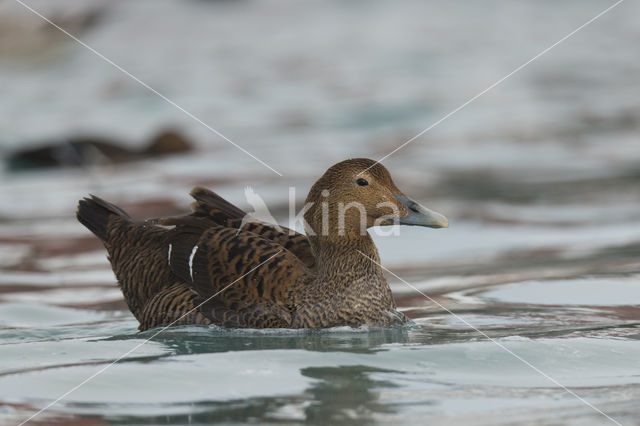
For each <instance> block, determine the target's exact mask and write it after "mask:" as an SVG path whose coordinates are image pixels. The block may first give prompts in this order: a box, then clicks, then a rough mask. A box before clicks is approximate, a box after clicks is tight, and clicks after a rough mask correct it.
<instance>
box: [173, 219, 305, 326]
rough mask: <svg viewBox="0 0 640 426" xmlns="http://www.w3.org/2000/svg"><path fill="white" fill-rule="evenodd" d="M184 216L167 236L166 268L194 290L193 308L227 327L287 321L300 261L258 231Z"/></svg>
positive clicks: (302, 270) (300, 278) (302, 271)
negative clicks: (167, 264) (195, 307)
mask: <svg viewBox="0 0 640 426" xmlns="http://www.w3.org/2000/svg"><path fill="white" fill-rule="evenodd" d="M208 225H210V221H209V220H208V219H204V220H202V219H201V218H196V217H191V218H187V217H185V219H184V221H183V223H182V224H178V225H177V226H176V228H175V229H174V230H173V231H172V232H171V235H170V237H169V239H168V241H169V244H170V247H169V248H168V250H169V251H170V253H171V255H170V268H171V271H172V273H173V274H174V275H175V276H176V277H178V279H179V280H181V281H182V282H184V283H185V284H186V285H187V286H188V287H189V288H190V289H191V291H192V292H193V293H194V294H195V295H196V298H195V300H194V303H195V304H196V305H197V306H198V311H199V312H201V313H202V314H203V315H205V316H206V317H207V318H209V319H210V320H211V321H212V322H213V323H215V324H220V325H226V326H232V327H260V328H261V327H288V326H289V325H290V324H291V319H292V312H293V301H292V297H293V296H294V294H295V292H296V290H297V289H298V288H299V286H300V285H303V283H304V282H305V280H307V279H309V278H310V274H311V273H310V271H309V269H308V268H307V267H306V266H305V265H304V263H303V262H302V261H301V260H300V259H299V258H298V257H297V256H296V255H294V254H293V253H291V252H290V251H289V250H287V249H286V248H285V247H283V246H281V245H279V244H277V243H276V242H274V241H272V240H269V239H267V238H264V237H262V236H260V235H257V234H254V233H252V232H247V231H238V230H237V229H233V228H227V227H223V226H220V225H215V226H208Z"/></svg>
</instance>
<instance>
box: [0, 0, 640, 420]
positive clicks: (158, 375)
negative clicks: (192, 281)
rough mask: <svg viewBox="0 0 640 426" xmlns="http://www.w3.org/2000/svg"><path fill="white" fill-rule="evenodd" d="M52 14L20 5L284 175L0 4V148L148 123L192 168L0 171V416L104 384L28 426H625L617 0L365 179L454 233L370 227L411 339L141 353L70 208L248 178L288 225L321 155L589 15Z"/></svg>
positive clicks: (295, 339) (153, 200) (362, 335)
mask: <svg viewBox="0 0 640 426" xmlns="http://www.w3.org/2000/svg"><path fill="white" fill-rule="evenodd" d="M57 4H58V3H57V2H42V3H36V2H34V3H33V5H34V7H37V8H43V10H58V11H67V12H68V13H71V12H73V13H82V12H83V11H85V12H86V10H88V9H87V8H89V9H91V10H93V9H94V8H95V10H104V13H103V15H102V18H101V19H100V20H99V21H97V23H96V24H95V26H94V27H92V28H89V29H85V30H83V29H82V28H81V26H77V25H76V26H75V27H74V25H73V13H71V14H70V15H69V14H66V13H61V12H60V13H58V14H56V17H57V18H58V19H63V20H64V19H66V21H65V22H66V28H69V29H70V30H71V29H74V34H78V36H79V37H80V38H82V40H83V41H85V42H87V43H88V44H89V45H91V46H93V47H94V48H96V49H97V50H98V51H100V52H101V53H103V54H105V55H106V56H107V57H109V58H111V59H112V60H113V61H115V62H116V63H118V64H119V65H121V66H122V67H124V68H125V69H127V70H128V71H130V72H131V73H133V74H134V75H136V76H137V77H139V78H141V79H142V80H144V81H145V82H147V83H148V84H150V85H151V86H153V87H154V88H156V89H157V90H159V91H160V92H162V93H163V94H165V95H167V96H168V97H170V98H171V99H172V100H174V101H175V102H177V103H178V104H180V105H181V106H183V107H184V108H186V109H187V110H189V111H191V112H192V113H193V114H195V115H196V116H198V117H200V118H202V119H203V120H204V121H205V122H207V123H208V124H210V125H212V126H213V127H215V128H216V129H218V130H219V131H221V132H222V133H224V134H225V135H227V136H228V137H230V138H231V139H232V140H234V142H237V143H238V144H239V145H241V146H243V147H244V148H246V149H248V150H249V151H250V152H252V153H253V154H255V155H257V156H258V157H259V158H261V159H263V160H264V161H266V162H267V163H268V164H269V165H271V166H273V167H274V168H276V169H277V170H278V171H280V172H281V173H282V174H283V175H284V176H283V177H280V176H278V175H276V174H274V173H273V172H272V171H270V170H269V169H267V168H265V167H263V166H262V165H260V163H258V162H256V161H255V160H254V159H252V158H251V157H249V156H247V155H246V154H243V153H242V152H240V151H238V150H237V149H236V148H234V147H233V146H231V145H230V144H229V143H228V142H225V141H223V140H221V139H220V138H218V137H217V136H215V135H213V134H211V133H210V132H209V131H207V130H206V129H204V128H203V127H202V126H201V125H199V124H198V123H196V122H194V121H193V120H191V119H190V118H188V117H186V116H185V115H184V114H183V113H181V112H180V111H178V110H176V109H175V108H174V107H172V106H171V105H168V104H167V103H166V102H165V101H163V100H162V99H160V98H158V97H157V96H155V95H153V94H152V93H150V92H148V91H146V90H145V89H144V88H141V87H140V86H139V85H138V84H137V83H135V82H134V81H131V80H130V79H129V78H128V77H126V76H124V75H123V74H121V73H120V72H118V71H117V70H115V69H114V68H113V67H111V66H110V65H108V64H106V63H104V62H103V61H101V60H100V59H99V58H97V57H96V56H95V55H93V54H92V53H90V52H88V51H87V50H86V49H84V48H82V47H79V46H77V45H75V44H74V43H73V42H67V41H65V39H64V37H55V36H53V35H52V34H53V33H48V32H46V30H42V29H40V30H38V29H37V28H38V25H39V24H38V18H37V17H34V16H33V15H30V14H29V12H28V11H26V10H24V9H23V8H21V6H20V5H19V4H17V3H16V4H15V5H14V4H9V3H8V4H5V5H3V9H2V13H0V20H1V22H0V23H1V25H0V84H2V88H3V89H2V90H3V96H2V100H1V101H0V143H1V145H0V150H2V152H3V153H4V152H9V151H10V150H12V149H15V148H17V147H20V146H27V145H33V144H36V143H37V142H38V140H39V139H42V138H55V137H60V136H65V135H69V134H76V133H91V134H93V133H97V134H107V135H115V136H117V137H120V138H123V139H127V140H129V142H128V143H129V144H130V145H131V146H140V145H141V144H142V139H144V138H145V137H148V136H149V135H150V134H151V133H153V132H154V131H156V130H157V129H158V128H160V127H164V126H167V125H174V126H178V127H180V128H181V129H182V130H183V131H184V132H185V133H186V134H188V135H189V136H190V137H192V138H193V139H194V140H195V141H196V144H197V148H198V150H197V151H196V152H194V153H191V154H185V155H181V156H175V157H170V158H165V159H161V160H156V161H143V162H139V163H135V164H126V165H107V166H93V167H87V168H85V169H81V170H61V171H45V172H35V173H29V174H9V173H8V172H4V173H3V174H2V175H1V179H0V424H18V423H20V422H22V421H23V420H25V419H27V418H28V417H29V416H31V415H32V414H34V413H35V412H36V411H37V410H39V409H41V408H44V407H46V406H47V405H48V404H50V403H51V402H53V401H54V400H55V399H56V398H58V397H60V396H61V395H63V394H65V393H66V392H67V391H69V390H70V389H72V388H74V387H75V386H76V385H78V384H79V383H82V382H83V381H84V380H85V379H87V378H89V377H91V376H92V375H94V374H95V373H97V372H99V371H100V370H101V369H104V368H105V367H108V368H106V370H105V371H104V372H103V373H100V374H99V375H97V376H96V377H95V378H92V379H91V380H89V381H88V382H86V384H84V385H82V386H81V387H80V388H78V389H77V390H75V391H73V392H71V393H69V394H68V395H66V396H65V397H64V398H63V399H62V400H60V401H58V402H57V403H56V404H55V405H53V406H51V407H50V408H48V409H47V410H46V411H44V412H43V413H41V414H39V415H38V416H37V417H35V418H34V419H33V420H32V424H56V423H57V424H104V423H109V424H206V423H212V422H219V423H240V424H245V423H267V424H269V423H271V424H283V423H286V424H304V423H312V424H314V423H344V424H371V423H380V424H421V423H430V424H453V425H458V424H460V425H462V424H464V425H467V424H473V425H496V424H504V425H507V424H509V425H510V424H536V425H538V424H548V425H556V424H575V425H583V424H614V423H613V422H612V421H611V420H610V419H609V418H607V417H606V416H610V417H611V418H613V419H615V420H616V421H617V422H619V423H621V424H624V425H629V424H631V425H632V424H640V420H639V419H640V290H639V289H640V226H639V225H640V191H639V190H638V188H639V184H640V172H639V170H640V139H639V135H640V113H639V112H638V111H640V98H638V96H637V94H638V93H640V80H639V79H638V75H640V61H639V60H638V56H637V45H638V40H639V39H640V32H639V31H638V26H637V19H636V17H637V16H638V13H640V10H639V6H638V4H637V3H635V2H624V3H623V4H621V5H620V6H618V8H616V9H614V10H612V11H611V12H610V13H608V14H607V15H605V16H603V17H602V18H601V19H599V20H598V21H596V22H594V23H593V24H592V25H590V26H588V27H587V28H585V29H584V30H582V31H581V32H579V33H577V34H576V35H575V36H573V37H572V38H570V39H568V40H567V41H566V42H564V43H563V44H561V45H559V46H557V47H556V48H554V49H553V50H552V51H550V52H549V53H547V54H545V55H544V56H543V57H541V58H540V59H539V60H537V61H536V62H535V63H532V64H531V65H530V66H528V67H526V68H525V69H523V70H522V71H521V72H520V73H518V74H516V75H514V76H513V77H511V78H509V79H508V80H507V81H505V82H504V83H503V84H502V85H500V86H499V87H496V88H495V89H493V90H492V91H490V92H489V93H487V94H486V95H484V96H482V97H481V98H479V99H478V100H477V101H475V102H474V103H472V104H470V105H469V106H467V107H466V108H465V109H464V110H462V111H460V112H459V113H457V114H455V115H453V116H452V117H451V118H449V119H448V120H446V121H444V122H442V123H441V124H440V125H439V126H437V127H435V128H434V129H433V130H431V131H429V132H428V133H427V134H425V135H424V136H423V137H421V138H419V139H417V140H416V141H414V142H412V143H411V144H410V145H408V146H407V147H406V148H403V149H401V150H400V151H398V152H397V153H395V154H394V155H393V156H391V157H389V158H388V160H386V161H385V164H386V165H387V167H388V168H389V169H390V171H391V173H392V175H393V176H394V179H395V181H396V183H397V184H398V186H399V187H400V188H401V189H402V190H403V191H404V192H405V193H407V194H409V195H411V196H413V197H414V198H416V199H418V200H420V201H421V202H422V203H424V204H425V205H427V206H428V207H430V208H433V209H435V210H438V211H442V212H443V213H445V214H446V215H447V217H448V218H449V220H450V222H451V225H452V226H451V228H450V229H447V230H430V229H414V228H413V227H411V228H409V227H405V228H401V229H400V235H397V236H395V235H391V236H378V235H376V233H375V230H374V231H373V232H372V233H373V236H374V239H375V241H376V244H377V245H378V247H379V249H380V254H381V258H382V261H383V263H384V265H385V266H386V267H387V268H389V269H390V270H392V271H393V272H394V273H395V274H397V276H398V277H400V278H401V279H399V278H398V277H395V276H393V275H391V274H389V275H388V280H389V282H390V284H391V287H392V290H393V292H394V295H395V296H396V299H397V302H398V306H399V308H400V309H401V310H402V311H403V312H404V313H405V314H407V315H408V316H409V317H410V318H411V319H412V322H411V323H410V324H408V325H406V326H402V327H395V328H388V329H370V328H360V329H350V328H342V327H340V328H335V329H330V330H299V331H293V330H260V331H258V330H230V329H222V328H218V327H196V326H190V327H179V328H174V329H170V330H166V331H164V332H162V333H161V334H158V335H156V333H157V332H158V331H159V330H150V331H148V332H144V333H139V332H138V331H137V323H136V321H135V320H134V318H133V317H132V316H131V314H130V313H129V312H128V310H127V309H126V306H125V305H124V303H123V301H122V297H121V295H120V293H119V291H118V290H117V288H115V286H114V277H113V273H112V272H111V270H110V267H109V264H108V262H107V260H106V258H105V253H104V249H103V248H102V247H101V246H100V243H99V242H98V241H97V240H96V239H95V238H94V237H93V236H92V235H90V234H89V232H88V231H87V230H86V229H84V228H83V227H82V226H81V225H79V224H78V223H76V221H75V220H74V218H73V211H74V209H75V205H76V202H77V200H78V199H79V198H80V197H82V196H85V195H86V194H87V193H95V194H97V195H100V196H102V197H104V198H107V199H110V200H113V201H115V202H117V203H118V204H119V205H122V206H123V207H124V208H125V209H126V210H127V211H129V212H130V213H131V214H132V215H133V216H135V217H148V216H157V215H165V214H166V215H170V214H177V213H180V212H183V211H185V209H186V208H187V206H188V203H189V202H190V200H189V197H188V195H187V194H188V190H189V189H190V188H191V187H192V186H194V185H197V184H199V185H204V186H208V187H210V188H212V189H214V190H216V191H217V192H219V193H220V194H221V195H223V196H225V197H227V198H228V199H229V200H231V201H233V202H235V203H237V204H238V205H240V206H242V207H246V202H245V201H244V200H243V195H242V194H243V191H242V189H243V188H244V186H245V185H252V186H253V188H254V190H255V191H256V192H257V193H258V194H260V195H261V196H262V197H263V198H264V199H265V200H266V201H267V203H268V205H269V206H270V207H271V208H272V211H273V213H274V215H275V216H276V217H277V218H278V219H279V220H281V221H282V222H283V223H284V224H287V223H286V222H287V218H286V213H287V208H288V206H287V202H288V194H289V187H295V195H296V200H297V203H298V207H299V206H300V205H301V203H302V200H303V199H304V196H305V195H306V191H308V188H309V187H310V185H311V184H312V182H313V180H314V179H315V178H317V177H318V176H319V174H320V173H322V171H323V170H324V169H325V168H326V167H327V166H329V165H330V164H332V163H335V162H337V161H340V160H343V159H345V158H347V157H355V156H366V157H373V158H379V157H382V156H383V155H386V154H387V153H389V152H390V151H391V150H392V149H394V148H395V147H397V146H398V145H400V144H401V143H402V142H404V141H405V140H407V139H409V138H410V137H412V136H413V135H415V134H416V133H418V132H419V131H421V130H422V129H424V128H426V127H427V126H429V125H431V124H432V123H434V122H436V121H437V120H438V119H440V118H441V117H443V116H444V115H445V114H447V113H448V112H450V111H451V110H453V109H454V108H456V107H457V106H459V105H461V104H462V103H463V102H465V101H466V100H468V99H469V98H471V97H472V96H474V95H475V94H477V93H479V92H480V91H481V90H483V89H485V88H486V87H488V86H489V85H491V84H492V83H493V82H495V81H497V80H498V79H500V78H501V77H503V76H504V75H506V74H507V73H509V72H510V71H512V70H513V69H515V68H516V67H517V66H519V65H520V64H522V63H523V62H525V61H526V60H528V59H529V58H531V57H532V56H534V55H535V54H537V53H538V52H540V51H542V50H543V49H544V48H546V47H548V46H550V45H551V44H553V43H555V42H556V41H557V40H559V39H560V38H561V37H563V36H565V35H566V34H568V33H569V32H570V31H572V30H573V29H575V28H577V27H578V26H579V25H581V24H582V23H584V22H586V21H587V20H588V19H590V18H591V17H593V16H595V15H596V14H597V13H598V12H600V11H601V10H603V9H604V8H605V7H607V5H608V4H605V3H602V2H599V1H595V0H594V1H586V2H585V1H571V2H565V3H563V4H562V5H561V6H559V5H556V4H555V3H549V2H534V1H522V2H509V3H504V2H490V3H488V4H487V3H483V5H482V6H480V5H477V6H474V5H470V4H466V3H465V4H463V3H456V2H448V3H442V2H417V1H416V2H409V3H406V4H405V5H404V6H403V7H399V6H397V5H395V4H392V3H388V2H367V3H360V2H351V3H349V4H343V3H341V2H337V1H335V2H334V1H329V2H305V3H304V4H301V3H298V2H293V1H278V2H261V1H255V2H252V1H245V2H205V1H191V2H181V3H175V2H164V1H162V2H158V1H154V2H134V3H131V2H105V3H94V4H93V5H91V6H87V5H82V6H78V5H77V4H76V3H75V2H61V3H60V6H59V8H57V7H56V6H55V5H57ZM52 5H53V6H52ZM101 8H102V9H101ZM69 16H71V17H70V18H69ZM16 23H18V24H16ZM10 24H11V25H10ZM2 28H9V29H10V31H9V30H6V31H5V30H2ZM30 28H36V30H30ZM141 28H143V29H144V30H141ZM17 31H20V32H17ZM16 34H20V37H19V40H20V43H17V42H16V41H15V40H18V38H16ZM42 34H46V35H47V37H43V36H42ZM12 37H13V38H12ZM11 40H14V41H11ZM402 280H404V281H406V282H408V283H409V284H411V286H412V287H414V288H412V287H411V286H409V285H407V284H406V283H404V282H403V281H402ZM416 289H417V290H418V291H420V292H422V293H424V294H425V295H426V296H423V295H421V294H420V293H419V292H418V291H416ZM148 339H150V340H148ZM129 351H131V352H130V353H129V354H128V355H127V356H126V357H125V358H123V359H120V358H121V356H122V355H124V354H126V353H127V352H129ZM116 360H118V362H116V363H114V361H116ZM112 363H113V365H111V364H112ZM576 395H577V396H578V397H579V398H582V399H584V401H587V402H588V403H589V404H592V405H593V407H591V406H589V405H588V404H586V403H585V402H584V401H582V400H581V399H579V398H578V397H576ZM594 407H595V408H594ZM597 410H601V411H602V412H603V413H605V414H606V416H605V415H603V414H602V413H599V412H598V411H597Z"/></svg>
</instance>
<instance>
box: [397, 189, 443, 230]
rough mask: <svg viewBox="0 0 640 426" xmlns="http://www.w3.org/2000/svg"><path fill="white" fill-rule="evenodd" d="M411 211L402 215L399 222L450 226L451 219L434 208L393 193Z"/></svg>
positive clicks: (431, 226) (414, 224)
mask: <svg viewBox="0 0 640 426" xmlns="http://www.w3.org/2000/svg"><path fill="white" fill-rule="evenodd" d="M393 195H394V196H395V197H396V198H397V199H398V201H400V202H401V203H402V204H404V206H405V207H406V208H407V210H408V211H409V214H408V215H407V216H405V217H401V218H400V220H399V223H400V224H401V225H412V226H426V227H428V228H448V227H449V220H447V218H446V217H445V216H444V215H442V214H440V213H438V212H434V211H433V210H429V209H428V208H426V207H423V206H421V205H420V204H418V203H417V202H415V201H413V200H411V199H409V198H406V197H403V196H402V195H398V194H393Z"/></svg>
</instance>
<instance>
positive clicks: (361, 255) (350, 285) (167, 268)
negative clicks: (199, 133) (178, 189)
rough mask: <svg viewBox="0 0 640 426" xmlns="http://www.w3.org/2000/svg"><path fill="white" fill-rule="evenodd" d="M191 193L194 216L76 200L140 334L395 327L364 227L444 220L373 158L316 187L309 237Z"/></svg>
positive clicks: (335, 170) (339, 169)
mask: <svg viewBox="0 0 640 426" xmlns="http://www.w3.org/2000/svg"><path fill="white" fill-rule="evenodd" d="M191 195H192V196H193V197H194V198H195V200H196V201H195V202H194V203H193V205H192V213H190V214H188V215H185V216H180V217H173V218H161V219H150V220H147V221H143V222H138V221H134V220H132V219H131V218H130V217H129V216H128V215H127V214H126V213H125V212H124V211H122V210H121V209H120V208H118V207H116V206H114V205H113V204H110V203H108V202H106V201H104V200H101V199H100V198H98V197H95V196H91V197H90V198H84V199H83V200H81V201H80V203H79V206H78V211H77V218H78V220H79V221H80V222H82V223H83V224H84V225H85V226H86V227H87V228H89V230H91V232H93V233H94V234H95V235H96V236H98V238H100V239H101V240H102V241H103V243H104V245H105V247H106V249H107V251H108V253H109V260H110V262H111V266H112V267H113V270H114V272H115V274H116V277H117V278H118V283H119V285H120V288H121V289H122V292H123V294H124V297H125V299H126V301H127V304H128V305H129V309H131V312H133V314H134V315H135V317H136V318H137V319H138V321H139V322H140V330H147V329H149V328H154V327H159V326H166V325H180V324H218V325H222V326H228V327H249V328H269V327H277V328H319V327H332V326H338V325H349V326H360V325H379V326H380V325H389V324H393V323H396V322H402V321H404V320H405V318H404V316H403V315H402V314H400V313H398V312H396V310H395V303H394V300H393V297H392V295H391V289H390V288H389V285H388V284H387V282H386V280H385V278H384V276H383V273H382V268H381V267H380V266H379V265H378V263H379V261H380V260H379V256H378V250H377V249H376V246H375V245H374V243H373V240H372V239H371V237H370V236H369V234H368V233H367V231H366V228H369V227H371V226H374V225H391V224H393V223H394V222H395V223H400V224H406V225H417V226H427V227H431V228H442V227H447V226H448V222H447V219H446V218H445V217H444V216H442V215H441V214H439V213H436V212H433V211H430V210H428V209H426V208H424V207H422V206H420V205H419V204H418V203H416V202H415V201H412V200H411V199H409V198H408V197H407V196H405V195H404V194H403V193H402V192H401V191H400V190H399V189H398V188H397V187H396V185H395V184H394V183H393V181H392V180H391V176H390V175H389V172H388V171H387V169H386V168H385V167H384V166H382V165H381V164H377V163H375V162H374V161H373V160H369V159H351V160H346V161H343V162H341V163H338V164H336V165H334V166H332V167H331V168H329V170H327V171H326V173H325V174H324V175H323V176H322V177H321V178H320V179H319V180H318V181H317V182H316V183H315V184H314V185H313V187H312V188H311V191H310V192H309V195H308V196H307V200H306V201H307V206H308V209H307V210H306V212H305V213H304V219H305V222H306V223H305V228H306V231H307V235H308V237H307V236H305V235H302V234H299V233H296V232H294V231H291V230H289V229H286V228H277V227H274V226H271V225H269V224H266V223H260V222H256V221H246V220H245V221H243V218H244V217H245V213H244V212H243V211H242V210H240V209H239V208H237V207H235V206H233V205H232V204H230V203H229V202H227V201H225V200H224V199H222V198H221V197H220V196H218V195H216V194H215V193H213V192H211V191H209V190H207V189H204V188H199V187H197V188H194V189H193V190H192V191H191ZM349 203H352V204H349ZM355 203H359V204H355ZM358 205H359V206H361V207H362V208H360V209H359V208H358Z"/></svg>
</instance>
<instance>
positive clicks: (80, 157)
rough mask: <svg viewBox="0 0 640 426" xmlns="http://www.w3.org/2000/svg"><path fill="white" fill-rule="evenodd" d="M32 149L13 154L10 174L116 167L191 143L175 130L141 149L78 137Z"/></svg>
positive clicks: (160, 134)
mask: <svg viewBox="0 0 640 426" xmlns="http://www.w3.org/2000/svg"><path fill="white" fill-rule="evenodd" d="M37 145H38V146H37V147H35V148H27V149H24V150H20V151H16V152H14V153H12V154H10V155H9V156H8V158H7V159H6V163H7V166H8V169H9V170H10V171H12V172H20V171H29V170H37V169H50V168H56V167H85V166H91V165H98V164H116V163H124V162H128V161H136V160H141V159H144V158H148V157H159V156H163V155H169V154H177V153H183V152H187V151H190V150H191V149H192V148H191V143H190V142H189V141H188V140H187V138H186V137H185V136H183V135H182V134H181V133H179V132H177V131H175V130H169V129H167V130H162V131H160V132H158V133H157V134H156V135H154V136H153V137H151V139H150V140H149V142H148V144H147V146H146V147H145V148H143V149H141V150H134V149H130V148H127V147H126V146H125V144H124V143H123V142H120V141H116V140H113V139H110V138H106V137H99V136H95V137H93V136H78V137H69V138H61V139H58V140H50V141H47V142H44V143H40V144H37Z"/></svg>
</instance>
